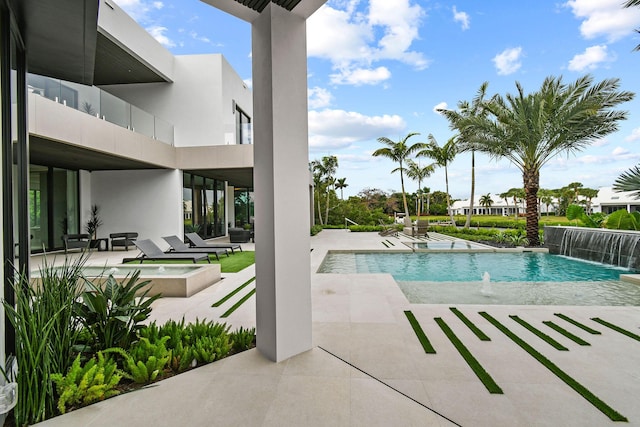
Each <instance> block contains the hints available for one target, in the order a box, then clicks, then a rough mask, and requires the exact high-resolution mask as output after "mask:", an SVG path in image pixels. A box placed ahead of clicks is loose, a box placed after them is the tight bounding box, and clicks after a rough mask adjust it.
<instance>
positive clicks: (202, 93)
mask: <svg viewBox="0 0 640 427" xmlns="http://www.w3.org/2000/svg"><path fill="white" fill-rule="evenodd" d="M95 55H96V58H95V69H94V76H95V77H94V81H93V82H94V85H91V86H89V85H82V84H78V83H74V82H70V81H65V80H61V79H57V78H51V77H46V76H45V75H42V74H35V73H33V74H32V73H29V74H28V75H27V88H28V100H27V102H28V105H29V109H28V117H27V122H28V130H29V157H30V170H29V211H30V215H31V219H30V236H31V242H30V243H31V251H32V252H38V251H43V250H45V251H53V250H57V249H61V248H62V239H61V237H62V235H63V234H67V233H83V232H85V230H84V224H86V221H87V219H88V215H89V213H90V211H91V207H92V206H93V205H97V206H98V207H99V209H100V218H101V219H102V222H103V224H102V226H100V227H99V229H98V237H103V238H104V237H108V236H109V234H110V233H114V232H124V231H135V232H138V233H139V235H140V238H150V239H153V240H155V241H158V242H162V239H161V238H160V237H161V236H163V235H174V234H175V235H179V236H181V235H182V234H183V232H184V230H185V228H186V229H188V231H191V230H192V229H193V230H196V231H197V232H198V233H200V234H201V235H202V236H203V237H205V238H209V237H218V236H224V235H226V234H227V228H228V227H229V226H230V225H231V226H235V225H236V223H237V225H240V226H241V225H243V223H245V222H247V221H248V220H249V218H250V214H251V212H249V213H247V212H238V220H237V221H236V211H235V206H234V200H235V195H236V194H237V195H238V196H242V193H246V194H247V195H249V194H251V193H252V191H253V146H252V145H251V142H252V136H251V131H252V130H251V121H252V115H253V99H252V94H251V91H250V90H249V88H248V87H247V86H246V84H245V83H244V82H243V81H242V79H241V78H240V77H239V76H238V75H237V74H236V73H235V71H234V70H233V69H232V68H231V66H230V65H229V63H228V62H227V61H226V60H225V59H224V57H223V56H222V55H219V54H210V55H189V56H173V55H172V54H171V53H170V52H169V51H167V50H166V49H165V48H164V47H163V46H162V45H160V44H159V43H158V42H157V41H156V40H155V39H154V38H153V37H151V35H149V34H148V33H147V32H146V31H145V30H144V29H143V28H141V27H140V26H139V25H138V24H137V23H136V22H135V21H134V20H133V19H132V18H131V17H129V16H128V15H127V14H126V13H125V12H124V11H123V10H121V9H120V8H119V7H118V6H117V5H116V4H115V3H114V2H112V1H110V0H102V1H101V2H100V7H99V9H98V20H97V42H96V52H95ZM247 198H248V199H251V197H250V196H248V197H247ZM187 206H188V209H189V212H185V210H186V209H187ZM244 208H245V209H250V210H252V206H250V205H245V206H244Z"/></svg>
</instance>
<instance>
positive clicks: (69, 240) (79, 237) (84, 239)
mask: <svg viewBox="0 0 640 427" xmlns="http://www.w3.org/2000/svg"><path fill="white" fill-rule="evenodd" d="M62 241H63V242H64V253H67V251H68V250H70V249H87V248H88V247H89V243H90V240H89V235H88V234H63V235H62Z"/></svg>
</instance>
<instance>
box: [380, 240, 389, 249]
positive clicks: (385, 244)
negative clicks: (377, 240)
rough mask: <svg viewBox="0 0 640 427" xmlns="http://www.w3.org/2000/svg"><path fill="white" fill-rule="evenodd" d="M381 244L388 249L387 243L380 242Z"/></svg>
mask: <svg viewBox="0 0 640 427" xmlns="http://www.w3.org/2000/svg"><path fill="white" fill-rule="evenodd" d="M382 244H383V245H384V246H385V247H386V248H388V247H389V245H387V242H385V241H384V240H383V241H382Z"/></svg>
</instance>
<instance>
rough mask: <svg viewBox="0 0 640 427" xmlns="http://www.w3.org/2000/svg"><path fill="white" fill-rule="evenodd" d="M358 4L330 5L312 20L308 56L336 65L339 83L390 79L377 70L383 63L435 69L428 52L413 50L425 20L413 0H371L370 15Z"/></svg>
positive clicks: (348, 0) (349, 0)
mask: <svg viewBox="0 0 640 427" xmlns="http://www.w3.org/2000/svg"><path fill="white" fill-rule="evenodd" d="M358 4H359V0H345V1H341V2H334V3H333V4H332V6H329V5H327V4H325V5H324V6H322V7H321V8H320V9H319V10H318V11H317V12H316V13H315V14H313V15H312V16H311V17H310V18H309V20H308V21H307V51H308V54H309V56H311V57H317V58H324V59H327V60H329V61H331V64H332V67H333V69H334V70H335V73H334V74H333V75H332V80H333V82H334V84H352V85H358V84H378V83H380V82H382V81H384V80H387V79H388V78H390V76H391V73H390V72H389V70H388V68H387V67H380V66H379V67H374V66H373V64H374V63H376V62H379V61H386V60H395V61H400V62H403V63H406V64H409V65H411V66H413V67H414V68H416V69H418V70H421V69H424V68H426V67H427V66H428V65H429V61H428V60H426V59H425V58H424V56H423V54H422V53H420V52H415V51H411V50H410V48H411V44H412V43H413V41H414V40H416V39H418V37H419V35H418V29H419V27H420V23H421V20H422V17H423V16H424V15H425V13H424V11H423V9H422V8H421V7H420V6H419V5H417V4H415V5H411V4H410V0H395V1H393V2H390V1H388V0H370V2H369V9H368V10H367V11H358V10H357V8H356V6H357V5H358ZM383 77H384V78H383ZM360 79H363V80H360Z"/></svg>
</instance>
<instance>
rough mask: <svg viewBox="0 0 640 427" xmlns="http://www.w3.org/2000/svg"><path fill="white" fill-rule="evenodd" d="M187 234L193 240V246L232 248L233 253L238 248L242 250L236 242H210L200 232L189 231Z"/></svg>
mask: <svg viewBox="0 0 640 427" xmlns="http://www.w3.org/2000/svg"><path fill="white" fill-rule="evenodd" d="M185 236H186V238H187V239H188V240H189V241H190V242H191V247H192V248H198V249H200V248H202V249H204V248H225V249H231V253H234V250H235V249H238V250H239V251H240V252H242V246H240V245H238V244H236V243H209V242H206V241H204V240H203V239H202V237H200V235H199V234H198V233H187V234H186V235H185Z"/></svg>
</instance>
